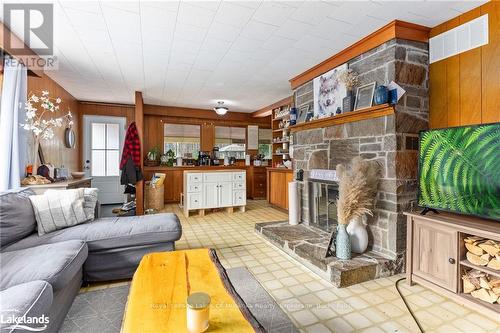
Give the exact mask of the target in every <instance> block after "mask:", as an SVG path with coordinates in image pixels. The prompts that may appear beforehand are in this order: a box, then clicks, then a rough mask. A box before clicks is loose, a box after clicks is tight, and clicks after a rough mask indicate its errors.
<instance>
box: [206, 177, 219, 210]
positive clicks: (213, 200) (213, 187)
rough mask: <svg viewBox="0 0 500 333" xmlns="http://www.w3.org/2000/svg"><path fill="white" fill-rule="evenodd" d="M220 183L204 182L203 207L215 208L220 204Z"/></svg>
mask: <svg viewBox="0 0 500 333" xmlns="http://www.w3.org/2000/svg"><path fill="white" fill-rule="evenodd" d="M218 192H219V184H218V183H204V184H203V207H204V208H215V207H218V206H219V195H218V194H219V193H218Z"/></svg>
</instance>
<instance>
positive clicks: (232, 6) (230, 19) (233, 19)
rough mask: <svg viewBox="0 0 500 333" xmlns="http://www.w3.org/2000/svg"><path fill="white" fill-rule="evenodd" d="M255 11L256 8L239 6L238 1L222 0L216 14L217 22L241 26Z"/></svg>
mask: <svg viewBox="0 0 500 333" xmlns="http://www.w3.org/2000/svg"><path fill="white" fill-rule="evenodd" d="M254 12H255V10H254V9H251V8H247V7H242V6H238V5H237V3H230V2H222V3H221V5H220V7H219V9H218V10H217V14H216V15H215V22H218V23H222V24H224V25H231V26H235V27H238V28H241V27H243V26H244V25H245V24H246V23H247V22H248V21H249V20H250V18H251V17H252V15H253V14H254Z"/></svg>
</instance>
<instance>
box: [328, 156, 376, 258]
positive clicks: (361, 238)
mask: <svg viewBox="0 0 500 333" xmlns="http://www.w3.org/2000/svg"><path fill="white" fill-rule="evenodd" d="M336 170H337V177H338V178H339V198H338V200H337V217H338V223H339V225H338V230H337V237H336V256H337V257H338V258H340V259H350V258H351V246H352V249H353V250H354V252H356V253H363V252H365V251H366V248H367V246H368V233H367V231H366V219H364V217H365V216H366V215H371V216H373V212H372V209H373V206H374V201H375V197H376V195H377V185H378V180H379V178H380V175H379V171H380V166H379V164H378V163H377V162H375V161H367V160H363V159H362V158H361V157H359V156H358V157H355V158H353V159H352V161H351V163H350V166H349V167H345V166H344V165H342V164H339V165H337V169H336ZM363 219H364V220H363Z"/></svg>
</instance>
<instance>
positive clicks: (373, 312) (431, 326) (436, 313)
mask: <svg viewBox="0 0 500 333" xmlns="http://www.w3.org/2000/svg"><path fill="white" fill-rule="evenodd" d="M165 211H167V212H174V213H177V214H178V216H179V217H180V219H181V223H182V227H183V236H182V239H181V240H180V241H178V242H177V249H188V248H198V247H212V248H216V249H217V252H218V254H219V258H220V260H221V262H222V264H223V265H224V266H225V267H238V266H247V267H248V268H249V269H250V271H251V272H252V273H253V274H254V275H255V277H256V278H257V280H259V282H260V283H261V284H262V285H263V286H264V288H266V289H267V290H268V292H269V293H270V294H271V295H272V296H273V297H274V298H275V299H276V301H277V302H278V303H279V304H281V305H282V307H283V308H284V309H285V311H286V312H287V313H288V315H289V316H290V318H292V320H293V321H294V323H295V324H296V325H297V327H298V328H299V329H300V331H301V332H308V333H309V332H314V333H322V332H336V333H342V332H418V328H417V326H416V324H415V323H414V321H413V319H412V318H411V316H410V315H409V313H408V311H407V310H406V308H405V306H404V304H403V301H402V300H401V299H400V297H399V295H398V294H397V291H396V289H395V287H394V283H395V281H396V280H398V279H399V278H401V277H403V275H398V276H393V277H391V278H383V279H378V280H374V281H369V282H365V283H361V284H358V285H354V286H351V287H348V288H342V289H337V288H335V287H333V286H332V285H331V284H330V283H328V282H326V281H324V280H322V279H320V278H319V277H318V276H316V275H315V274H314V273H312V272H311V271H309V270H308V269H306V268H304V267H303V266H301V265H300V264H299V263H297V262H296V261H294V260H293V259H291V258H290V257H288V256H287V255H286V254H285V253H283V252H281V251H280V250H278V249H277V248H275V247H274V246H272V245H271V244H269V243H268V242H267V241H265V240H264V239H263V238H261V237H260V236H258V235H257V234H256V233H255V232H254V224H255V223H256V222H266V221H283V220H286V219H287V215H286V214H285V213H283V212H281V211H278V210H276V209H274V208H271V207H269V205H268V204H267V202H265V201H249V202H248V206H247V211H246V212H245V213H241V212H235V213H233V214H228V213H225V212H222V211H221V212H216V213H208V214H206V215H205V217H198V216H192V217H190V218H185V217H184V216H183V214H182V212H181V210H180V209H179V207H178V206H177V205H167V206H166V207H165ZM114 285H117V284H111V285H95V286H90V287H88V288H85V289H82V292H85V291H86V290H92V289H97V288H107V287H110V286H114ZM118 285H119V283H118ZM400 286H401V290H402V292H403V293H404V295H405V296H406V297H407V300H408V301H409V303H410V305H411V307H412V309H413V310H414V312H415V313H416V315H417V316H418V318H419V319H420V323H421V325H422V326H423V328H424V330H425V331H426V332H446V333H448V332H467V333H474V332H500V318H499V321H498V322H495V321H494V320H492V319H491V318H487V317H485V316H483V315H481V314H480V313H478V312H474V311H472V310H470V309H469V308H466V307H463V306H461V305H458V304H457V303H455V302H453V301H451V300H450V299H447V298H446V297H443V296H440V295H438V294H436V293H434V292H433V291H431V290H429V289H426V288H424V287H421V286H418V285H414V286H412V287H409V286H407V285H406V284H405V283H404V282H402V283H401V284H400ZM271 333H272V332H271Z"/></svg>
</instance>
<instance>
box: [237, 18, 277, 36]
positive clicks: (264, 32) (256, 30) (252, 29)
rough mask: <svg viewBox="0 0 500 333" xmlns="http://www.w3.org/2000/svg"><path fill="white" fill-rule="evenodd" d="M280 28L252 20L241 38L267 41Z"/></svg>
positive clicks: (244, 29) (242, 32)
mask: <svg viewBox="0 0 500 333" xmlns="http://www.w3.org/2000/svg"><path fill="white" fill-rule="evenodd" d="M277 29H278V28H277V27H276V26H274V25H270V24H266V23H261V22H257V21H254V20H251V21H250V22H248V24H247V25H246V26H245V27H244V28H243V30H242V31H241V37H244V38H251V39H258V40H266V39H268V38H269V36H271V35H272V34H273V33H274V32H275V31H276V30H277Z"/></svg>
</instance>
